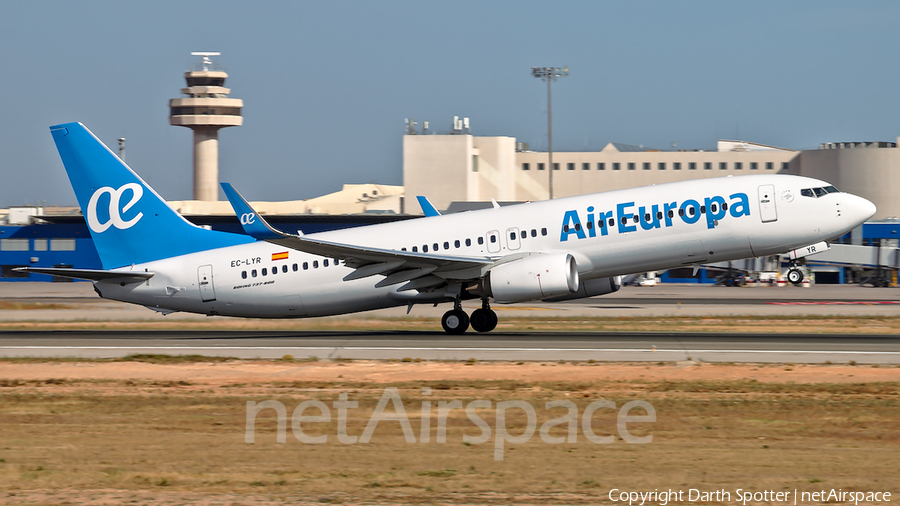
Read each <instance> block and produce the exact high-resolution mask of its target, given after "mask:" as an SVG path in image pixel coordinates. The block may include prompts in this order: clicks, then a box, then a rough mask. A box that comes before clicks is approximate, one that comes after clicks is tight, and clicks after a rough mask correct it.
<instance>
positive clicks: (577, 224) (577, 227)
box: [575, 223, 581, 232]
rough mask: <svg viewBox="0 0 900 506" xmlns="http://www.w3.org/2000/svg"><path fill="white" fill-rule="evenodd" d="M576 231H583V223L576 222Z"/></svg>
mask: <svg viewBox="0 0 900 506" xmlns="http://www.w3.org/2000/svg"><path fill="white" fill-rule="evenodd" d="M575 231H576V232H580V231H581V223H576V224H575Z"/></svg>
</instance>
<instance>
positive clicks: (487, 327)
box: [441, 299, 498, 334]
mask: <svg viewBox="0 0 900 506" xmlns="http://www.w3.org/2000/svg"><path fill="white" fill-rule="evenodd" d="M497 320H498V319H497V313H495V312H494V311H493V310H492V309H491V306H490V305H489V304H488V301H487V299H482V301H481V309H476V310H475V311H472V317H471V318H470V317H469V316H468V315H467V314H466V312H465V311H463V310H462V305H461V304H460V302H459V300H457V301H456V302H454V303H453V309H451V310H450V311H447V312H446V313H444V316H443V317H442V318H441V326H442V327H444V332H446V333H448V334H462V333H464V332H465V331H466V329H468V328H469V324H471V325H472V328H473V329H474V330H475V331H476V332H490V331H492V330H494V328H495V327H496V326H497Z"/></svg>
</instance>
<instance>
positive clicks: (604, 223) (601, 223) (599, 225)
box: [597, 220, 606, 228]
mask: <svg viewBox="0 0 900 506" xmlns="http://www.w3.org/2000/svg"><path fill="white" fill-rule="evenodd" d="M597 226H598V227H600V228H603V227H605V226H606V220H600V221H598V222H597Z"/></svg>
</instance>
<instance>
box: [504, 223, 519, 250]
mask: <svg viewBox="0 0 900 506" xmlns="http://www.w3.org/2000/svg"><path fill="white" fill-rule="evenodd" d="M506 235H508V236H509V241H507V243H506V247H507V248H509V249H511V250H512V249H519V248H520V247H521V246H522V243H520V242H519V229H518V228H515V227H513V228H509V229H507V230H506Z"/></svg>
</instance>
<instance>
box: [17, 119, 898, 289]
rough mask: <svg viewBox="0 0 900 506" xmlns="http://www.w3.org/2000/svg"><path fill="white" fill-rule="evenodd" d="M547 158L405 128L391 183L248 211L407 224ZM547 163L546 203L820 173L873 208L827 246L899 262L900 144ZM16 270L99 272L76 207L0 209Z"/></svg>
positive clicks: (833, 275) (607, 155) (536, 183)
mask: <svg viewBox="0 0 900 506" xmlns="http://www.w3.org/2000/svg"><path fill="white" fill-rule="evenodd" d="M548 158H549V156H548V153H546V152H535V151H531V150H529V149H528V146H527V145H526V144H524V143H521V142H518V141H517V139H515V138H513V137H504V136H491V137H488V136H475V135H471V134H470V133H468V132H467V131H464V130H461V129H460V130H455V131H452V132H450V133H447V134H427V135H426V134H423V133H421V132H415V131H407V133H406V135H404V136H403V180H404V181H403V183H404V184H403V186H402V187H397V186H388V185H345V187H344V189H343V190H342V191H341V192H336V193H334V194H331V195H326V196H323V197H319V198H317V199H311V200H308V201H293V202H283V203H257V204H256V205H257V208H258V210H259V211H260V212H261V214H265V215H266V216H267V219H268V220H269V221H270V222H272V223H273V224H275V225H276V226H279V227H281V228H283V229H285V230H303V231H304V232H307V233H309V232H314V231H322V230H330V229H334V228H344V227H348V226H359V225H365V224H373V223H381V222H384V221H394V220H398V219H408V218H414V217H416V216H419V215H421V214H422V211H421V210H420V209H419V208H418V207H417V206H416V205H415V200H414V197H415V196H418V195H424V196H427V197H428V198H429V199H430V200H431V202H432V203H433V204H434V205H435V207H437V208H438V209H440V210H446V209H448V208H450V209H453V208H457V209H465V208H467V207H468V208H472V207H478V206H482V207H483V206H485V205H487V206H489V205H490V204H489V201H490V200H491V199H495V200H497V201H499V202H507V203H513V202H524V201H534V200H544V199H547V198H548V196H549V193H550V191H549V187H550V184H549V183H550V170H549V160H548ZM553 165H554V167H553V171H552V174H553V192H554V193H553V196H554V198H560V197H567V196H573V195H583V194H587V193H594V192H601V191H610V190H618V189H624V188H633V187H637V186H644V185H651V184H661V183H667V182H673V181H684V180H689V179H699V178H711V177H724V176H737V175H743V174H763V173H768V174H772V173H785V174H797V175H803V176H810V177H815V178H820V179H823V180H825V181H828V182H830V183H832V184H834V185H835V186H837V187H838V188H839V189H841V190H842V191H847V192H850V193H854V194H857V195H860V196H862V197H865V198H867V199H869V200H871V201H872V202H874V203H875V204H876V206H877V207H878V213H877V214H876V216H875V217H874V219H873V222H872V223H867V224H866V225H865V226H863V227H861V229H860V230H856V231H854V233H852V234H847V236H845V237H843V238H839V239H838V242H841V243H846V244H856V245H860V246H875V247H878V248H879V252H878V253H877V255H876V256H877V258H878V259H879V260H877V265H871V264H870V265H869V267H878V268H880V267H884V268H886V269H889V270H896V268H897V267H898V265H897V264H898V255H897V250H896V248H897V246H898V237H900V235H898V229H900V220H898V219H897V217H898V216H900V200H898V199H896V198H895V194H896V192H897V189H898V188H900V149H898V148H897V143H896V142H844V143H824V144H821V145H820V146H819V149H815V150H803V151H797V150H792V149H786V148H780V147H773V146H767V145H762V144H757V143H753V142H746V141H740V140H720V141H718V144H717V150H715V151H707V150H684V149H682V150H668V151H667V150H660V149H652V148H647V147H644V146H636V145H629V144H621V143H616V142H612V143H609V144H607V145H606V146H605V147H604V148H603V149H602V150H600V151H586V152H559V153H554V154H553ZM171 204H172V206H173V207H174V208H175V209H176V210H178V211H179V212H181V213H182V214H184V215H186V216H187V217H188V219H189V220H190V221H192V222H194V223H196V224H198V225H201V226H205V227H209V228H212V229H217V230H226V231H232V232H237V233H240V227H239V224H238V222H237V219H236V218H235V216H234V215H233V213H232V211H231V209H230V206H229V205H228V204H227V203H226V202H214V201H210V202H206V201H198V200H195V201H181V202H172V203H171ZM451 204H452V205H451ZM4 212H5V214H4ZM882 248H884V249H885V250H884V251H881V249H882ZM885 252H886V253H885ZM22 266H33V267H52V266H56V267H76V268H100V263H99V257H98V256H97V253H96V250H94V248H93V244H92V242H91V239H90V234H89V232H88V229H87V226H86V225H85V223H84V219H83V217H82V216H81V214H80V212H79V210H78V209H77V208H69V209H59V208H57V209H55V212H54V211H51V210H50V209H49V208H48V209H43V208H37V207H24V208H11V209H9V210H0V269H2V272H0V280H2V281H27V280H34V281H49V280H50V279H51V278H50V276H45V275H40V274H31V275H29V274H27V273H20V272H16V271H14V269H15V268H16V267H22ZM818 269H819V271H818V272H821V273H822V276H821V277H820V278H819V281H820V282H821V281H829V282H844V281H849V280H850V279H852V276H851V277H848V276H846V274H847V273H848V272H849V269H853V268H851V267H840V266H838V267H835V266H824V267H819V268H818ZM686 271H691V269H687V270H686ZM713 277H714V275H711V274H707V273H705V272H703V271H701V272H700V273H699V274H695V275H691V276H688V275H687V274H685V273H676V272H671V273H668V274H664V275H663V279H664V280H669V281H683V282H708V281H712V279H713ZM56 281H62V279H57V280H56Z"/></svg>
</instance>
